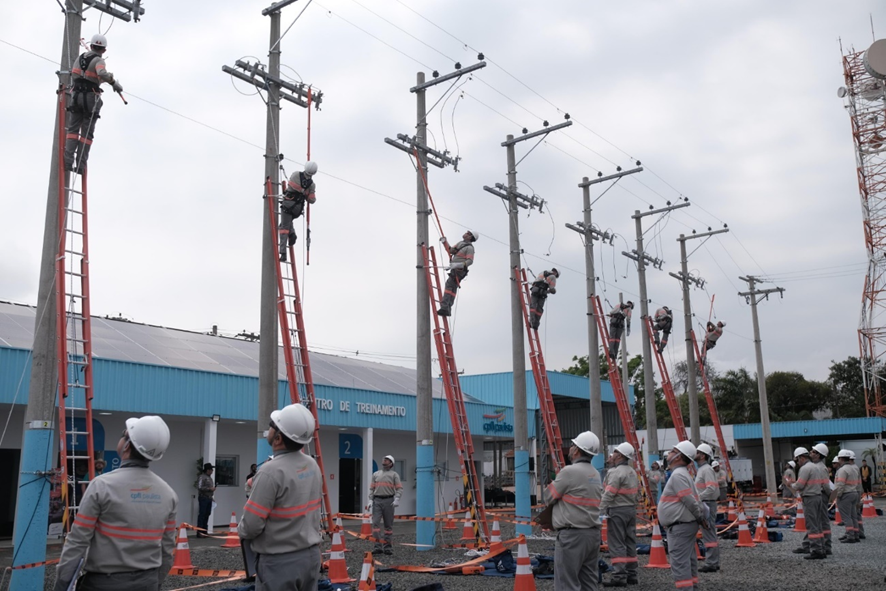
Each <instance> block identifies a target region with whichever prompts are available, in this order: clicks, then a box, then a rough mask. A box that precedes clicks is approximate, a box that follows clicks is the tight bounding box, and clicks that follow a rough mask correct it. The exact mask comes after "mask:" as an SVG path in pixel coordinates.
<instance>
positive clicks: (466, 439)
mask: <svg viewBox="0 0 886 591" xmlns="http://www.w3.org/2000/svg"><path fill="white" fill-rule="evenodd" d="M421 249H422V255H423V257H424V266H425V277H426V278H427V281H428V296H429V298H430V304H431V311H432V312H431V316H432V317H433V319H434V327H433V333H434V342H435V343H436V345H437V358H438V359H439V361H440V373H441V374H442V376H443V391H444V392H445V394H446V403H447V405H448V407H449V419H450V420H451V421H452V435H453V439H454V440H455V448H456V450H457V451H458V459H459V461H460V463H461V478H462V485H463V487H464V492H465V504H466V506H467V508H468V512H469V513H470V514H471V519H472V521H473V524H474V537H475V538H476V540H477V543H478V544H482V543H484V541H485V540H489V531H488V525H487V523H486V509H485V508H484V506H483V500H482V499H483V497H482V496H481V491H480V480H479V478H478V476H477V468H476V466H475V465H474V440H473V439H472V437H471V428H470V426H469V425H468V415H467V410H466V409H465V400H464V394H463V392H462V390H461V383H460V382H459V379H458V367H457V366H456V365H455V353H454V351H453V348H452V338H451V333H450V332H449V319H448V318H447V317H445V316H439V315H438V314H434V313H433V311H434V310H437V308H439V307H440V302H441V301H442V299H443V282H442V280H441V278H440V270H439V268H438V267H437V256H436V254H434V248H433V247H430V248H428V246H427V245H426V244H422V247H421ZM481 528H482V529H481Z"/></svg>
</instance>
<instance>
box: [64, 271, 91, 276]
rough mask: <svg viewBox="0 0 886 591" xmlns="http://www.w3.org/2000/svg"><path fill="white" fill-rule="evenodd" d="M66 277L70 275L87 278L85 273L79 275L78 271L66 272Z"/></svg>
mask: <svg viewBox="0 0 886 591" xmlns="http://www.w3.org/2000/svg"><path fill="white" fill-rule="evenodd" d="M65 275H70V276H72V277H86V274H85V273H77V272H76V271H65Z"/></svg>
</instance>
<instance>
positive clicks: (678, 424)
mask: <svg viewBox="0 0 886 591" xmlns="http://www.w3.org/2000/svg"><path fill="white" fill-rule="evenodd" d="M644 320H645V321H646V334H647V335H648V336H649V344H650V345H651V346H652V356H653V357H655V362H656V363H657V364H658V374H659V375H660V376H661V389H662V390H663V391H664V395H665V400H666V401H667V403H668V410H669V411H670V413H671V420H672V421H673V422H674V429H675V430H676V431H677V439H679V440H680V441H686V440H688V439H689V432H688V431H687V430H686V424H685V423H684V422H683V413H682V412H681V411H680V404H679V403H678V402H677V396H676V395H675V394H674V385H673V384H672V383H671V376H670V374H669V373H668V366H667V365H665V361H664V357H662V354H661V352H660V351H659V350H658V344H657V343H656V342H655V333H654V332H653V331H652V320H651V319H650V318H649V316H647V317H646V318H644Z"/></svg>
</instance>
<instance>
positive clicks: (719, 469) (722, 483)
mask: <svg viewBox="0 0 886 591" xmlns="http://www.w3.org/2000/svg"><path fill="white" fill-rule="evenodd" d="M711 468H713V469H714V472H715V473H716V474H717V487H718V488H719V489H720V499H719V500H721V501H725V500H726V497H727V496H728V495H727V489H728V488H729V482H728V480H727V477H726V470H724V469H723V466H722V465H721V464H720V462H718V461H717V460H714V461H713V462H711Z"/></svg>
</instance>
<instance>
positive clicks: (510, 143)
mask: <svg viewBox="0 0 886 591" xmlns="http://www.w3.org/2000/svg"><path fill="white" fill-rule="evenodd" d="M570 125H572V121H564V122H563V123H558V124H557V125H551V126H550V127H545V128H544V129H539V130H538V131H533V132H532V133H526V130H524V131H523V134H524V135H521V136H518V137H515V138H514V139H512V140H505V141H503V142H502V143H501V146H502V147H503V148H506V147H508V146H513V145H514V144H519V143H520V142H524V141H526V140H531V139H532V138H534V137H538V136H540V135H548V134H549V133H551V132H552V131H557V130H558V129H563V128H566V127H569V126H570Z"/></svg>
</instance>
